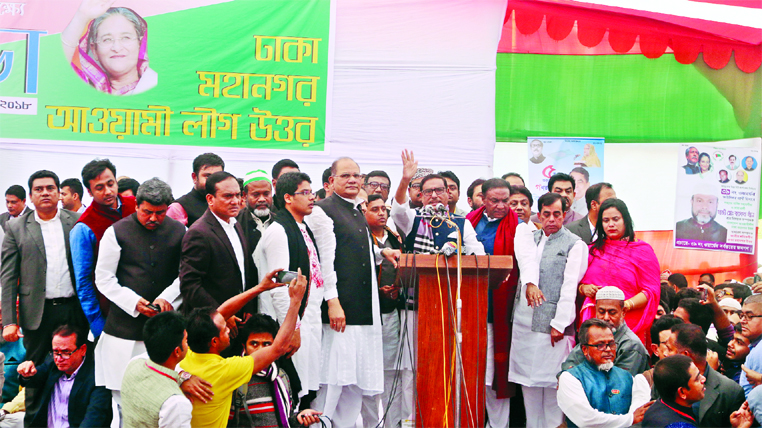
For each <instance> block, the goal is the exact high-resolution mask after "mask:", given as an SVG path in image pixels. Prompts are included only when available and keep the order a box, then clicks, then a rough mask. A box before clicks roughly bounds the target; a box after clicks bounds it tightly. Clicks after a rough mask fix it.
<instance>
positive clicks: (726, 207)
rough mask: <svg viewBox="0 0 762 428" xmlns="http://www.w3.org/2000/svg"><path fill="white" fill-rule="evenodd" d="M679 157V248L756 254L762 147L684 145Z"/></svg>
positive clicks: (677, 219) (676, 205)
mask: <svg viewBox="0 0 762 428" xmlns="http://www.w3.org/2000/svg"><path fill="white" fill-rule="evenodd" d="M677 157H678V166H677V194H676V197H675V227H674V243H675V248H689V249H702V250H715V251H731V252H736V253H745V254H753V253H754V247H755V245H756V227H757V219H758V218H759V183H760V150H759V148H756V147H716V146H712V145H710V144H682V145H681V147H680V149H679V153H678V156H677Z"/></svg>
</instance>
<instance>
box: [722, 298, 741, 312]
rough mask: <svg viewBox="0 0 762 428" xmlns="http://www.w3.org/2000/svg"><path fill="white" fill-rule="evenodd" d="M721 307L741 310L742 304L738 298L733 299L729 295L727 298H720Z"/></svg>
mask: <svg viewBox="0 0 762 428" xmlns="http://www.w3.org/2000/svg"><path fill="white" fill-rule="evenodd" d="M720 307H721V308H723V309H725V308H730V309H735V310H737V311H740V310H741V304H740V303H738V300H736V299H731V298H729V297H728V298H726V299H722V300H720Z"/></svg>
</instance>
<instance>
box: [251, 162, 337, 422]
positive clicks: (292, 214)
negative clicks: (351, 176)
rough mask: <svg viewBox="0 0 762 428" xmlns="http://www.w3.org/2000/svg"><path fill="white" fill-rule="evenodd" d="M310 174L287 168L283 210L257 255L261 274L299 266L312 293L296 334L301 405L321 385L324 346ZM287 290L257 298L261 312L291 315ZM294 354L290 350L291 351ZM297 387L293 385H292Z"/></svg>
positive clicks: (306, 299)
mask: <svg viewBox="0 0 762 428" xmlns="http://www.w3.org/2000/svg"><path fill="white" fill-rule="evenodd" d="M310 183H311V182H310V177H309V176H308V175H307V174H305V173H303V172H288V173H285V174H282V175H281V176H280V179H279V180H278V189H277V191H276V194H275V198H276V199H277V200H278V203H279V204H280V206H282V207H283V209H282V210H280V211H278V213H277V214H275V220H274V222H273V223H272V224H271V225H270V227H268V228H267V230H265V232H264V234H263V235H262V239H261V240H260V241H259V242H260V243H259V245H258V246H257V250H256V251H255V253H254V260H255V261H256V263H257V270H258V271H259V272H270V271H273V270H275V269H283V270H287V271H292V272H296V271H297V269H299V268H301V270H302V274H303V275H304V276H306V277H307V280H308V284H307V287H308V288H307V289H308V292H307V293H305V294H304V301H303V302H302V307H301V308H300V311H299V317H300V319H301V322H300V324H297V328H296V331H295V332H294V336H293V338H292V346H293V348H294V350H295V351H296V349H298V351H296V353H294V355H293V357H292V360H293V363H294V366H295V367H296V371H297V373H298V375H299V380H300V383H301V385H300V386H301V390H300V391H298V390H297V391H294V394H298V396H299V397H301V399H302V408H306V407H304V406H309V403H310V402H311V401H312V400H313V399H314V398H315V395H316V393H317V390H318V388H319V387H320V358H319V355H320V348H321V340H322V337H323V334H322V331H323V323H322V320H321V316H320V315H321V314H320V305H321V303H322V302H323V290H324V287H323V276H322V274H321V271H320V259H319V257H318V252H317V249H316V247H315V244H314V242H315V238H314V235H313V234H312V231H311V230H310V228H309V227H307V225H306V224H304V217H305V216H308V215H310V214H312V209H313V206H314V205H315V202H314V196H313V194H312V186H310ZM289 302H290V300H289V296H288V289H287V288H283V287H281V288H274V289H272V290H269V291H265V292H263V293H262V294H261V295H260V296H259V312H260V313H264V314H267V315H270V316H271V317H273V318H274V319H276V320H278V322H279V323H281V324H282V323H283V320H284V319H285V318H286V314H287V313H288V305H289ZM289 353H291V352H289ZM289 377H291V376H289ZM292 386H293V383H292Z"/></svg>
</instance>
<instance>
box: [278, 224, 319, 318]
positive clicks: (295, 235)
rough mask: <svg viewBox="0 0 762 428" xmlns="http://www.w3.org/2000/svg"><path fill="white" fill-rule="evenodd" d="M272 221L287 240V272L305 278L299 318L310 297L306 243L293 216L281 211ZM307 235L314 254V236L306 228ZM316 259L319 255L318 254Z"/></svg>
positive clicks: (310, 281) (309, 274) (308, 254)
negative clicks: (298, 271)
mask: <svg viewBox="0 0 762 428" xmlns="http://www.w3.org/2000/svg"><path fill="white" fill-rule="evenodd" d="M273 221H274V222H276V223H278V224H280V225H281V226H283V230H285V231H286V238H287V239H288V255H289V257H288V270H290V271H292V272H296V270H297V269H301V270H302V275H304V276H306V277H307V291H306V292H305V293H304V297H303V298H302V305H301V306H300V307H299V317H300V318H301V317H302V316H304V309H305V308H306V307H307V301H308V300H309V297H310V285H311V284H312V271H311V270H310V253H309V251H307V243H306V242H305V241H304V236H303V235H302V231H301V230H300V229H299V225H298V224H296V220H294V216H292V215H291V213H290V212H289V211H288V210H286V209H282V210H280V211H278V213H277V214H275V216H273ZM305 226H306V227H307V234H308V235H309V237H310V239H312V244H313V245H314V246H315V252H317V251H318V250H317V245H316V244H315V236H314V235H313V234H312V230H310V228H309V226H307V225H306V224H305ZM318 257H320V254H319V253H318Z"/></svg>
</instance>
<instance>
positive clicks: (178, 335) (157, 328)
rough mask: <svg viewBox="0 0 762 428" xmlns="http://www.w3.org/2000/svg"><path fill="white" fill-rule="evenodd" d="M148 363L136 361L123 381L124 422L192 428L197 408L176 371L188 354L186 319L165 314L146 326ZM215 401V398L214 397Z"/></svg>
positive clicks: (146, 361) (155, 317) (144, 335)
mask: <svg viewBox="0 0 762 428" xmlns="http://www.w3.org/2000/svg"><path fill="white" fill-rule="evenodd" d="M143 341H144V343H145V347H146V352H148V359H145V358H140V357H135V358H133V359H132V361H130V363H129V364H128V365H127V368H126V369H125V372H124V378H123V379H122V418H123V423H124V426H125V427H149V426H150V427H160V428H163V427H167V428H184V427H188V428H190V422H191V411H192V410H193V406H192V405H191V402H190V401H189V400H188V399H187V398H185V395H183V391H182V390H181V389H180V386H179V383H182V382H183V381H184V380H187V379H184V378H181V377H180V375H179V374H178V373H177V372H176V371H175V367H177V364H178V363H179V362H180V361H182V360H183V358H185V354H186V353H187V352H188V334H187V332H186V331H185V319H184V318H183V317H182V315H180V314H179V313H177V312H174V311H167V312H162V313H160V314H158V315H156V316H154V317H152V318H149V319H148V320H147V321H146V322H145V324H144V325H143ZM210 398H211V397H210Z"/></svg>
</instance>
